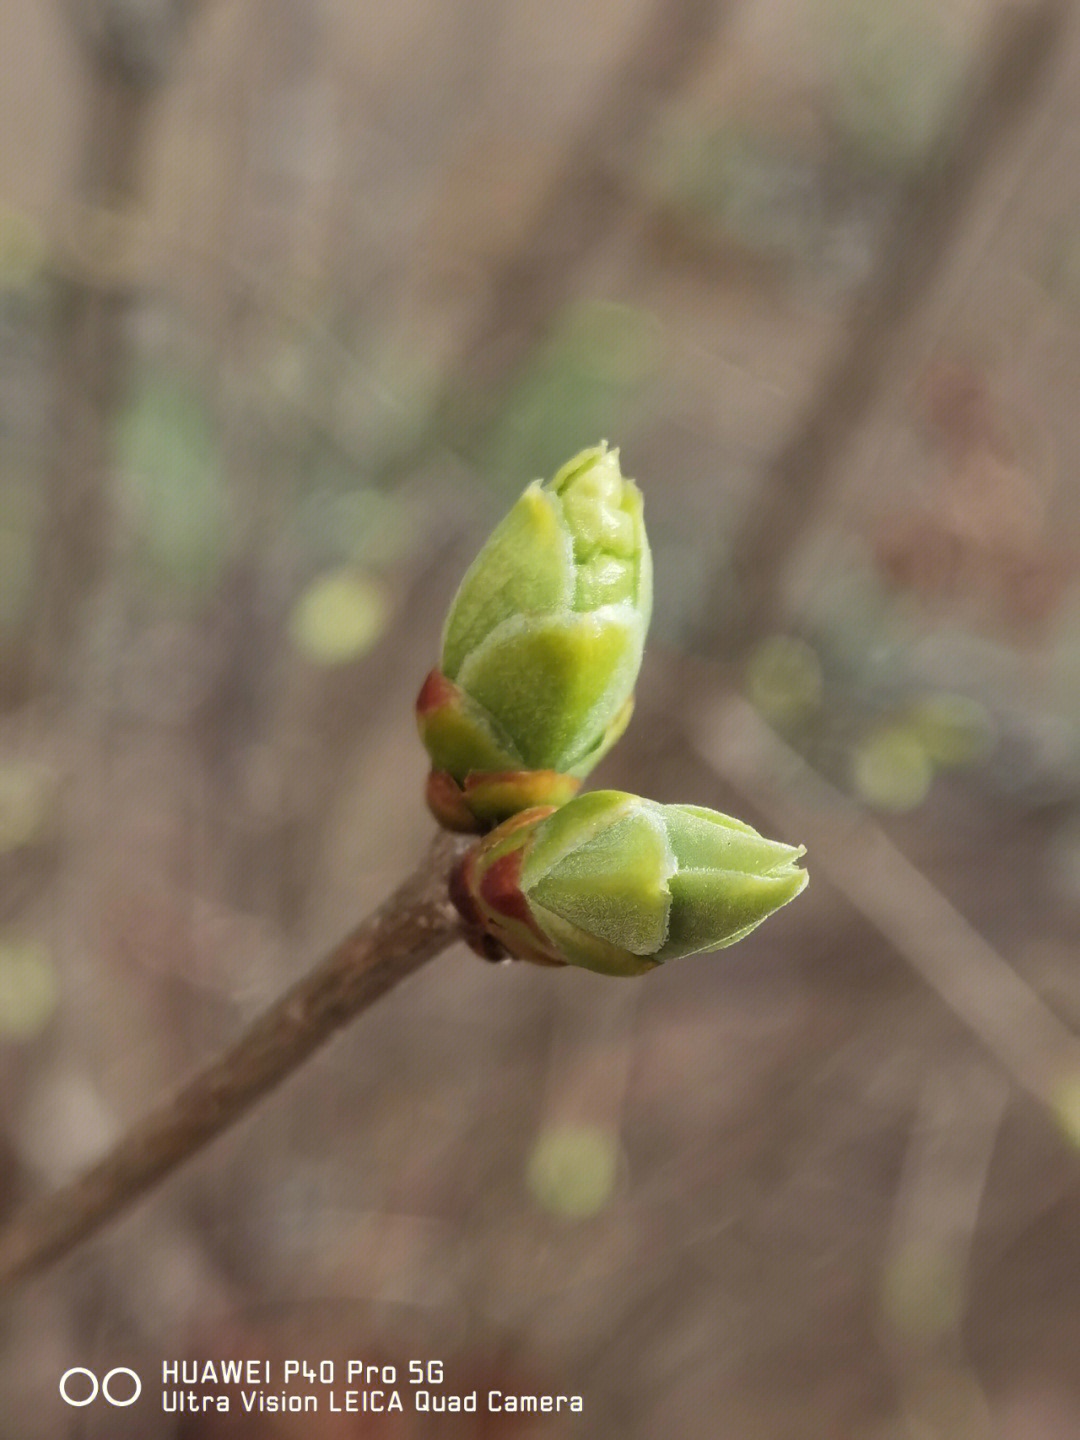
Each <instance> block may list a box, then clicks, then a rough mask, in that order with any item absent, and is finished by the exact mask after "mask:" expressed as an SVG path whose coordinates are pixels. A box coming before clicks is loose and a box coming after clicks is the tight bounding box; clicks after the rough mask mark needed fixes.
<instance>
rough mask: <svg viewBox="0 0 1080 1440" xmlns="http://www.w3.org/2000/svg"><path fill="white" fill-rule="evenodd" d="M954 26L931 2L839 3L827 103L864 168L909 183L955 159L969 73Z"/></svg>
mask: <svg viewBox="0 0 1080 1440" xmlns="http://www.w3.org/2000/svg"><path fill="white" fill-rule="evenodd" d="M951 19H952V17H951V16H950V12H949V11H948V10H947V9H945V8H944V7H940V6H937V5H933V4H930V3H929V0H911V3H908V4H906V5H901V6H893V5H882V4H879V3H878V0H837V3H836V5H835V8H834V10H833V12H832V14H831V16H830V19H829V23H828V24H827V25H826V26H825V27H824V28H825V32H826V34H827V35H828V39H829V42H830V43H829V48H828V52H827V58H826V61H825V68H826V76H827V85H828V96H827V98H828V103H829V107H830V109H831V112H832V116H833V119H834V121H835V123H836V124H837V126H838V127H839V129H840V132H841V134H842V136H843V138H844V139H845V140H846V142H847V143H848V145H849V146H850V147H851V150H852V151H853V153H854V155H855V157H856V158H858V159H859V160H860V161H861V162H862V163H864V164H866V165H868V166H870V167H871V168H873V169H876V170H882V171H886V172H888V173H890V174H894V175H896V176H897V177H899V178H903V177H906V176H909V175H912V174H914V173H916V172H918V171H921V170H924V169H926V168H928V167H932V166H933V165H935V164H937V163H940V161H942V160H943V159H944V157H945V156H946V155H947V154H948V151H949V149H950V146H951V144H952V139H953V131H954V127H955V124H956V121H957V117H958V115H959V113H960V108H961V104H962V101H963V99H964V91H965V88H966V83H967V78H968V67H969V57H968V55H967V53H966V51H965V48H964V47H963V45H962V44H960V43H959V42H958V40H957V38H956V36H955V33H954V27H953V26H952V24H951Z"/></svg>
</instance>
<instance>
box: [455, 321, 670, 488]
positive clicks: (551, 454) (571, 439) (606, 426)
mask: <svg viewBox="0 0 1080 1440" xmlns="http://www.w3.org/2000/svg"><path fill="white" fill-rule="evenodd" d="M660 359H661V332H660V329H659V326H658V325H657V323H656V321H655V320H654V318H653V317H652V316H651V315H648V314H646V313H645V312H644V311H641V310H637V309H634V308H633V307H631V306H628V305H619V304H612V303H607V302H591V303H587V304H578V305H574V306H571V307H570V308H568V309H567V310H566V311H565V312H564V313H563V315H562V316H561V318H560V319H559V321H558V322H557V323H556V325H555V326H554V328H553V330H552V333H551V334H550V335H549V336H548V338H547V339H546V340H544V341H542V342H541V343H540V344H539V345H538V346H537V348H536V349H535V351H534V352H533V353H532V355H531V357H530V359H529V360H528V361H527V362H526V363H525V366H524V368H523V371H522V373H521V374H520V376H519V377H518V378H517V380H516V382H515V383H514V385H513V386H512V388H511V390H510V393H509V395H508V396H507V398H506V401H505V403H504V404H503V406H502V408H501V410H500V413H499V416H498V418H497V420H496V422H495V423H494V425H493V426H492V428H491V431H490V432H489V433H488V435H487V436H486V438H485V439H484V440H483V441H482V442H481V446H480V456H479V462H478V469H479V472H480V473H481V474H482V475H485V476H488V477H490V478H491V479H492V481H493V482H495V483H497V484H498V485H500V486H501V488H502V489H503V490H504V491H505V492H506V493H507V494H516V493H517V492H518V491H520V490H522V489H523V488H524V486H525V485H526V483H527V482H528V481H529V480H532V479H538V478H543V479H546V478H548V477H550V476H552V475H553V474H554V473H555V471H556V470H557V469H558V468H559V466H560V465H562V464H564V463H565V461H566V459H567V457H568V456H570V455H574V454H576V453H577V452H578V451H579V450H582V449H585V448H586V447H587V446H590V445H596V444H597V443H598V442H599V441H601V440H610V441H611V443H612V444H613V445H614V444H617V443H625V440H626V437H627V434H628V432H629V430H630V429H631V428H632V427H633V426H634V425H640V424H642V423H644V422H645V420H646V419H647V416H648V413H649V394H650V388H651V384H652V381H653V380H654V378H655V376H656V374H657V369H658V367H659V364H660Z"/></svg>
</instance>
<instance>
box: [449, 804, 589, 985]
mask: <svg viewBox="0 0 1080 1440" xmlns="http://www.w3.org/2000/svg"><path fill="white" fill-rule="evenodd" d="M554 809H555V807H554V806H551V805H547V806H538V807H536V808H534V809H532V810H527V811H523V812H522V813H521V814H520V815H515V816H514V817H513V818H512V819H511V820H508V821H506V822H505V824H504V825H503V826H502V830H501V832H500V833H501V836H502V839H501V842H500V844H499V845H498V847H497V850H496V852H495V853H494V854H492V853H491V852H490V850H485V848H484V847H483V846H480V845H476V846H474V848H473V849H472V850H470V851H469V853H468V854H467V855H466V856H465V857H464V858H463V859H462V860H461V861H459V863H458V864H457V865H456V866H455V867H454V870H453V872H452V873H451V876H450V899H451V901H452V902H453V904H454V906H455V908H456V909H457V912H458V914H459V915H460V916H461V919H462V922H463V924H464V928H465V937H466V939H467V940H468V942H469V944H470V945H471V946H472V948H473V949H474V950H475V951H476V952H477V954H479V955H482V956H484V957H485V959H488V960H502V959H505V958H506V957H507V956H511V955H512V956H513V957H515V958H516V959H521V960H531V961H532V962H533V963H534V964H537V965H560V966H561V965H563V964H564V963H565V962H564V961H563V960H561V959H560V958H559V957H558V956H556V955H555V954H554V952H553V950H552V947H551V942H550V941H549V940H548V939H547V937H546V936H545V935H544V933H543V931H542V930H541V929H540V928H539V926H538V925H537V924H536V921H535V920H534V919H533V916H532V912H531V910H530V909H529V902H528V901H527V900H526V898H525V896H524V895H523V894H522V892H521V883H520V882H521V864H522V860H523V859H524V855H525V851H526V849H527V847H528V844H529V841H530V839H531V836H532V831H533V829H534V828H535V824H536V822H537V821H538V820H542V819H544V818H545V817H546V816H548V815H550V814H552V813H553V812H554ZM526 827H527V832H528V833H526V834H525V835H522V836H518V835H517V834H516V832H517V831H520V830H522V829H525V828H526Z"/></svg>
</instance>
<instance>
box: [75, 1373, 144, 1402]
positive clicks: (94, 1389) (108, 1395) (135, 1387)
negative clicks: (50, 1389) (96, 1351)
mask: <svg viewBox="0 0 1080 1440" xmlns="http://www.w3.org/2000/svg"><path fill="white" fill-rule="evenodd" d="M73 1375H85V1376H86V1379H87V1380H88V1381H89V1382H90V1393H89V1395H84V1396H82V1398H81V1399H80V1398H79V1397H78V1395H77V1394H76V1395H72V1394H71V1393H70V1392H69V1390H68V1381H69V1380H70V1379H71V1378H72V1376H73ZM120 1375H127V1376H129V1377H130V1382H131V1394H130V1395H128V1396H127V1397H126V1399H125V1398H123V1387H121V1394H120V1395H115V1394H113V1388H112V1382H113V1380H114V1379H115V1378H116V1377H118V1376H120ZM99 1390H100V1391H101V1396H102V1399H103V1400H106V1401H107V1402H108V1403H109V1404H110V1405H115V1406H116V1407H117V1408H118V1409H121V1410H123V1409H126V1407H127V1406H128V1405H134V1404H135V1401H136V1400H137V1399H138V1398H139V1396H140V1395H141V1394H142V1381H141V1380H140V1379H139V1377H138V1375H136V1373H135V1371H134V1370H131V1369H129V1368H128V1366H126V1365H114V1366H113V1368H112V1369H111V1370H110V1371H109V1372H108V1374H107V1375H106V1376H105V1377H104V1379H103V1380H101V1382H100V1383H99V1382H98V1378H97V1376H96V1375H95V1374H94V1372H93V1370H88V1369H87V1368H86V1366H85V1365H72V1367H71V1369H70V1370H65V1371H64V1373H63V1375H61V1376H60V1398H61V1399H62V1400H63V1401H64V1403H65V1405H74V1406H76V1407H77V1408H79V1409H81V1408H82V1406H83V1405H89V1404H90V1403H91V1401H93V1400H96V1399H97V1396H98V1391H99Z"/></svg>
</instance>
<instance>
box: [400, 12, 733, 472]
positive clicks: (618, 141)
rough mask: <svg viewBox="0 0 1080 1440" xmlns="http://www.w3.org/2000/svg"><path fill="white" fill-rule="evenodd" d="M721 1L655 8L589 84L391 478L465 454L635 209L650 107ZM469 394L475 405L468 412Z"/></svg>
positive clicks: (679, 70) (674, 81)
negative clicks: (590, 102) (438, 458)
mask: <svg viewBox="0 0 1080 1440" xmlns="http://www.w3.org/2000/svg"><path fill="white" fill-rule="evenodd" d="M733 9H734V5H733V3H732V0H656V3H654V4H653V5H652V7H651V10H650V11H649V13H648V14H647V18H646V21H645V24H644V25H643V27H642V29H641V32H640V34H639V36H638V38H637V41H636V42H635V44H634V45H633V46H632V48H631V49H630V51H629V52H628V53H627V54H626V56H625V57H624V58H623V59H622V61H621V63H620V64H619V65H618V67H617V68H616V69H615V71H614V72H613V73H612V74H610V75H603V74H600V75H597V76H596V77H595V84H594V86H593V87H592V88H593V92H594V93H595V94H596V96H597V101H596V104H595V105H594V106H593V108H592V110H591V111H590V112H589V113H588V114H587V115H586V116H585V118H584V119H583V121H582V123H581V125H580V126H579V127H578V130H577V132H576V134H575V135H573V136H572V137H571V139H570V140H569V142H568V143H567V145H566V148H565V152H564V154H563V156H562V160H561V164H560V165H559V168H558V171H557V172H556V174H555V175H554V176H553V177H552V179H551V181H550V183H549V184H548V185H547V187H546V188H545V190H544V192H543V194H542V195H541V196H540V197H539V199H538V201H537V204H536V206H535V209H534V211H533V213H532V216H531V219H530V220H529V223H528V224H527V225H526V226H525V227H524V235H525V237H526V241H525V243H524V244H523V245H522V246H521V247H520V248H519V249H516V250H514V251H512V252H511V253H510V254H508V255H505V256H503V257H502V259H501V260H500V261H499V263H498V264H497V265H496V266H495V267H494V270H493V273H492V275H491V278H490V280H489V283H488V286H487V295H486V298H485V300H484V303H483V304H482V305H481V306H480V309H479V312H478V314H477V315H476V316H475V317H474V319H473V323H472V324H471V325H470V326H469V327H468V329H467V330H466V332H465V334H464V335H463V336H462V337H461V339H460V342H459V343H458V345H457V347H456V351H455V354H454V355H453V357H452V358H451V359H450V360H449V361H448V362H447V364H446V366H445V368H444V375H445V377H446V378H445V380H444V382H443V384H442V386H441V388H440V390H439V392H438V393H437V394H436V396H435V398H434V400H433V401H432V404H431V408H430V410H429V412H428V416H427V424H426V425H425V426H423V427H422V429H421V431H420V433H419V434H418V436H417V437H416V439H415V441H414V442H413V443H412V445H411V447H410V449H409V451H408V453H407V454H406V455H404V456H402V455H396V456H394V457H392V459H391V464H392V465H393V466H394V468H395V469H396V470H409V469H412V468H413V467H414V466H415V464H416V462H417V460H418V458H419V457H420V456H421V455H423V454H424V453H426V451H427V450H428V449H429V447H430V446H431V445H432V444H433V443H436V442H438V443H446V444H449V445H450V446H451V447H453V448H458V447H462V448H465V449H466V450H468V449H470V448H471V447H472V446H473V445H474V444H475V442H476V440H477V439H478V438H479V437H480V436H482V435H483V433H484V431H485V429H486V428H487V426H488V425H489V424H490V423H491V419H492V416H493V415H495V414H497V413H498V408H499V402H500V400H501V398H502V396H503V395H504V394H505V391H506V388H507V386H508V384H509V383H510V382H511V380H512V379H513V376H514V373H515V369H516V367H517V366H518V365H520V363H521V361H522V360H523V359H524V357H525V356H526V355H527V354H528V353H529V351H530V350H531V348H532V347H533V345H534V344H535V343H536V340H537V336H538V335H539V334H540V333H541V332H542V331H543V330H544V328H545V327H546V326H548V325H549V324H550V323H551V321H552V320H553V318H554V317H555V316H556V315H557V314H558V312H559V310H560V308H561V307H562V306H563V305H564V304H565V303H566V301H567V299H568V297H569V296H571V295H573V294H574V293H575V288H576V286H577V278H578V276H579V274H580V269H581V265H582V263H583V261H584V260H586V259H587V258H588V257H589V256H590V255H591V254H592V253H593V252H594V251H595V250H596V249H597V248H598V247H599V246H600V245H602V244H603V243H604V242H605V241H606V240H607V239H609V238H610V236H611V235H612V233H613V232H614V231H615V229H616V228H617V226H618V224H619V222H620V220H621V219H622V218H623V216H624V214H625V213H626V212H627V211H628V210H629V209H630V208H631V206H633V205H636V204H637V203H638V201H637V196H636V193H635V192H634V191H633V189H632V188H631V187H628V186H627V185H626V184H625V183H624V181H623V179H622V176H623V174H624V173H625V172H626V171H627V170H628V169H630V168H632V164H633V161H634V159H635V156H636V151H637V149H638V147H639V146H640V144H641V141H642V139H643V138H644V136H645V135H646V133H647V127H648V126H649V124H650V123H651V122H652V120H653V119H654V117H655V115H656V113H657V109H658V107H659V106H660V104H661V103H662V101H663V100H664V99H665V98H666V97H668V96H670V95H671V94H673V93H677V92H678V90H679V88H680V87H681V86H682V85H684V84H685V83H686V81H687V78H688V77H689V76H690V75H692V74H693V72H694V69H695V68H696V66H697V65H698V64H700V63H701V62H702V61H704V60H705V59H707V58H708V57H709V56H710V55H711V54H712V53H713V50H714V47H715V44H716V37H717V34H718V32H719V30H720V27H721V25H722V24H723V22H724V21H725V20H726V19H727V16H728V14H729V13H730V12H731V11H732V10H733ZM476 396H482V397H484V398H483V401H482V403H480V404H479V405H477V403H476V399H475V397H476Z"/></svg>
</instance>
